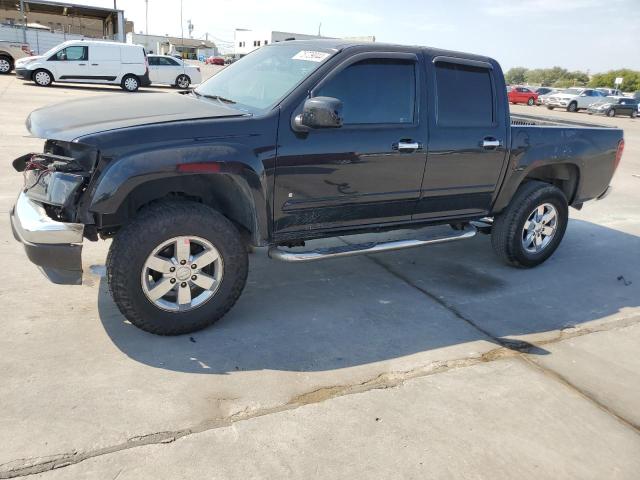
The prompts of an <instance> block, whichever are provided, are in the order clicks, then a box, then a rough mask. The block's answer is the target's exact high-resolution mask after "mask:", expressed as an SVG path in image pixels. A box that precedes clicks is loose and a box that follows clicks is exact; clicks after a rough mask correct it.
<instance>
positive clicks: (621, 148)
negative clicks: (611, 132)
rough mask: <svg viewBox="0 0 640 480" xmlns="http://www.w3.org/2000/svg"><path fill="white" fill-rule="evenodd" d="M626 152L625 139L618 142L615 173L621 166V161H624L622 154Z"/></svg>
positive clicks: (614, 165)
mask: <svg viewBox="0 0 640 480" xmlns="http://www.w3.org/2000/svg"><path fill="white" fill-rule="evenodd" d="M623 151H624V138H623V139H622V140H620V141H619V142H618V150H616V160H615V162H614V163H613V171H614V172H615V171H616V169H617V168H618V165H620V160H621V159H622V152H623Z"/></svg>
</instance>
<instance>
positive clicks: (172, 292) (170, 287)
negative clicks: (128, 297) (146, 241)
mask: <svg viewBox="0 0 640 480" xmlns="http://www.w3.org/2000/svg"><path fill="white" fill-rule="evenodd" d="M223 273H224V265H223V262H222V257H221V256H220V252H218V250H217V249H216V247H214V246H213V244H212V243H211V242H209V241H208V240H205V239H204V238H200V237H192V236H183V237H174V238H171V239H169V240H167V241H166V242H162V243H161V244H160V245H158V246H157V247H156V248H154V249H153V251H152V252H151V254H150V255H149V256H148V257H147V260H146V261H145V263H144V266H143V267H142V276H141V282H142V291H143V292H144V294H145V296H146V297H147V299H148V300H149V301H150V302H151V303H153V304H154V305H155V306H156V307H158V308H160V309H161V310H165V311H169V312H186V311H189V310H193V309H195V308H198V307H200V306H202V305H204V304H205V303H206V302H207V301H209V300H210V299H211V298H212V297H213V296H214V295H215V293H216V292H217V291H218V288H219V287H220V283H221V282H222V276H223Z"/></svg>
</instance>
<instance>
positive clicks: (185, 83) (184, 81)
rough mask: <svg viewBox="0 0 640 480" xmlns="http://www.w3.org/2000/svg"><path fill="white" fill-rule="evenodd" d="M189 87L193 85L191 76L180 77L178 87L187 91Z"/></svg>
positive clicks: (177, 79)
mask: <svg viewBox="0 0 640 480" xmlns="http://www.w3.org/2000/svg"><path fill="white" fill-rule="evenodd" d="M189 85H191V79H190V78H189V75H184V74H182V75H178V78H176V85H175V86H176V87H178V88H180V89H182V90H186V89H187V88H189Z"/></svg>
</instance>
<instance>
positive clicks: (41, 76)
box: [32, 70, 53, 87]
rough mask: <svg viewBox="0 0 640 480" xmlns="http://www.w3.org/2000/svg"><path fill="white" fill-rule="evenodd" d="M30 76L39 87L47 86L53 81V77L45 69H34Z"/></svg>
mask: <svg viewBox="0 0 640 480" xmlns="http://www.w3.org/2000/svg"><path fill="white" fill-rule="evenodd" d="M32 78H33V81H34V82H35V84H36V85H38V86H39V87H48V86H50V85H51V83H52V82H53V77H52V76H51V74H50V73H49V72H47V71H46V70H36V71H35V72H33V77H32Z"/></svg>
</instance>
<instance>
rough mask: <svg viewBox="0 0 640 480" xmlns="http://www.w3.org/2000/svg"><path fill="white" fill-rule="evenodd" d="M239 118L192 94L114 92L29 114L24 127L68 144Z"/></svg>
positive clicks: (235, 112) (238, 113)
mask: <svg viewBox="0 0 640 480" xmlns="http://www.w3.org/2000/svg"><path fill="white" fill-rule="evenodd" d="M243 115H248V114H247V113H246V112H244V111H241V110H236V109H234V108H233V107H232V106H227V105H223V104H221V103H218V102H217V101H215V100H205V99H198V98H196V97H194V96H192V95H183V94H178V93H169V94H164V93H155V92H154V93H151V92H139V93H133V94H132V93H126V92H117V93H116V92H114V94H111V95H100V96H97V97H93V98H88V99H79V100H72V101H68V102H64V103H58V104H56V105H52V106H49V107H44V108H39V109H37V110H34V111H33V112H31V114H30V115H29V117H28V118H27V122H26V126H27V130H29V132H30V133H31V135H32V136H34V137H38V138H44V139H52V140H63V141H67V142H70V141H73V140H75V139H77V138H78V137H82V136H84V135H90V134H95V133H100V132H105V131H107V130H116V129H119V128H127V127H136V126H141V125H149V124H154V123H164V122H177V121H180V120H196V119H201V118H218V117H219V118H222V117H238V116H243Z"/></svg>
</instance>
